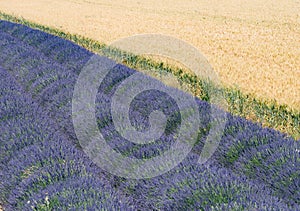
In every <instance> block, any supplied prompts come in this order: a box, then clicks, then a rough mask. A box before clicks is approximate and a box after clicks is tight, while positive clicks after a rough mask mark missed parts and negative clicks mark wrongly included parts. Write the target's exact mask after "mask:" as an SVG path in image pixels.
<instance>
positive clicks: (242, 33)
mask: <svg viewBox="0 0 300 211" xmlns="http://www.w3.org/2000/svg"><path fill="white" fill-rule="evenodd" d="M66 8H68V9H67V10H66ZM0 9H1V10H2V11H3V12H7V13H9V14H14V15H16V16H23V17H24V18H26V19H29V20H32V21H35V22H38V23H40V24H44V25H48V26H53V27H56V28H59V29H62V30H64V31H67V32H70V33H72V34H74V33H76V34H81V35H84V36H86V37H90V38H92V39H95V40H98V41H101V42H103V43H106V44H109V43H110V42H112V41H114V40H116V39H119V38H122V37H126V36H130V35H134V34H140V33H163V34H168V35H172V36H175V37H177V38H180V39H183V40H185V41H187V42H189V43H191V44H193V45H194V46H196V47H197V48H198V49H199V50H200V51H201V52H203V53H204V55H205V56H206V57H207V58H208V60H209V61H210V63H211V64H212V65H213V67H214V68H215V70H216V71H217V72H218V74H219V76H220V78H221V80H222V82H223V83H224V84H225V85H226V86H238V87H239V88H240V89H241V90H242V91H243V92H244V93H255V95H256V96H258V97H259V98H266V99H276V100H277V101H278V102H279V103H280V104H288V105H289V106H290V107H293V108H296V109H299V108H300V59H299V58H300V19H299V11H300V3H299V1H294V0H287V1H279V0H266V1H259V0H254V1H238V0H225V1H222V2H220V1H209V2H208V1H203V0H187V1H180V0H177V1H173V0H165V1H155V0H150V1H137V0H129V1H122V0H116V1H113V2H107V1H103V0H88V1H86V0H53V1H46V0H22V1H18V0H9V1H1V2H0Z"/></svg>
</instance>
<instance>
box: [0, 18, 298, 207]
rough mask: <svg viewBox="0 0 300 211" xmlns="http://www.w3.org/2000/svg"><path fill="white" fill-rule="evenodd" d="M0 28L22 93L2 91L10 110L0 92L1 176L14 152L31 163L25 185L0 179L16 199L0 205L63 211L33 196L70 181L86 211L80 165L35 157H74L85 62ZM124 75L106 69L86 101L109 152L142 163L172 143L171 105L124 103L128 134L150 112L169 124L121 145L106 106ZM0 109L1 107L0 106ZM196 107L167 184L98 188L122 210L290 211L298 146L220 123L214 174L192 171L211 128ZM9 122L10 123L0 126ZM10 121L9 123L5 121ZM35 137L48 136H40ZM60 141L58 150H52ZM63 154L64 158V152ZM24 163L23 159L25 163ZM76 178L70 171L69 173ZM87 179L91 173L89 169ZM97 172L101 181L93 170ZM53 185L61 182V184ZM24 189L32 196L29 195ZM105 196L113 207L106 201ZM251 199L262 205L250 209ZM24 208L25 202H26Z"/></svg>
mask: <svg viewBox="0 0 300 211" xmlns="http://www.w3.org/2000/svg"><path fill="white" fill-rule="evenodd" d="M0 28H1V33H0V38H1V39H0V52H1V57H0V64H1V65H3V67H5V68H6V69H7V70H9V72H10V74H11V75H12V76H13V77H14V78H16V80H17V82H18V83H20V84H21V86H22V87H23V88H24V90H23V89H21V88H10V89H9V90H12V89H16V92H15V93H16V94H19V95H18V96H19V97H20V99H22V100H14V98H15V97H12V98H11V97H9V96H8V95H6V94H5V91H4V92H1V93H0V97H1V100H0V104H1V109H2V105H3V108H4V109H3V111H2V110H0V112H2V113H3V118H1V120H0V121H1V122H3V124H0V126H1V125H2V126H3V131H5V132H4V133H3V134H2V139H3V140H5V142H3V143H1V148H0V150H1V157H0V158H1V160H2V161H3V162H2V163H1V164H2V166H3V168H4V169H5V168H8V167H7V166H6V164H7V162H11V163H14V162H16V160H20V159H18V158H17V157H14V156H15V152H20V154H19V156H20V158H21V157H22V156H25V155H26V153H27V152H28V151H30V150H33V152H34V154H35V155H38V156H37V158H36V160H34V161H32V163H30V162H31V161H29V160H28V159H21V160H24V166H26V168H25V167H24V169H26V170H27V169H29V170H28V171H29V172H30V171H31V170H32V177H31V178H27V179H26V180H23V179H22V178H23V177H24V169H22V168H20V167H16V166H18V165H17V164H14V165H12V166H11V168H10V169H7V172H10V174H12V175H15V176H16V177H17V178H16V179H9V177H8V176H7V175H6V176H7V177H3V178H7V180H6V181H7V183H6V184H5V185H4V187H5V188H4V189H5V190H7V189H9V188H8V187H9V185H11V186H12V188H14V187H16V186H17V187H18V189H17V190H19V192H16V193H13V194H12V197H11V198H9V200H10V203H12V204H13V205H15V206H16V207H18V206H19V207H20V206H29V205H26V203H24V202H26V200H27V199H28V197H29V196H34V197H35V198H36V202H33V203H34V205H32V206H33V207H34V208H36V209H39V208H41V207H44V206H50V205H51V206H59V207H60V206H62V207H63V206H66V204H65V203H69V202H68V198H63V197H62V198H59V196H57V195H56V194H55V193H53V194H50V195H49V196H48V197H49V198H47V200H46V201H45V200H44V202H43V195H41V194H42V193H41V190H40V189H41V187H43V188H45V187H49V189H51V187H52V190H53V189H55V188H58V187H57V186H56V184H60V182H62V183H63V182H64V180H65V181H66V184H70V187H71V186H72V185H74V184H76V181H72V180H73V179H71V178H77V179H78V180H79V181H81V180H82V181H83V182H82V187H85V188H86V189H88V190H91V192H89V193H82V192H80V191H77V192H76V193H78V194H79V195H78V197H79V196H80V198H83V199H85V197H89V200H88V199H87V201H88V202H91V201H93V200H95V199H96V198H94V197H102V196H100V195H93V192H94V191H96V190H97V189H94V188H92V187H91V186H89V185H88V184H86V182H84V181H91V183H92V178H91V176H90V174H88V173H86V170H84V169H85V167H84V166H88V165H89V164H88V162H87V163H84V164H82V165H81V164H80V161H78V162H79V163H77V164H76V162H75V164H74V163H72V162H68V161H66V160H69V159H70V160H76V159H77V158H78V157H79V156H78V155H74V157H72V156H71V157H68V159H64V158H63V157H64V155H63V154H64V153H63V154H58V155H57V157H55V156H56V154H55V153H54V152H53V153H51V156H49V157H48V156H44V155H49V154H48V153H49V152H50V151H51V150H53V151H56V152H60V153H62V152H65V153H66V154H67V155H68V156H69V155H71V154H72V152H74V151H76V152H77V151H78V153H82V152H79V151H80V150H78V149H77V148H76V147H73V146H72V147H71V145H70V143H71V142H70V141H69V140H71V141H72V142H73V143H75V144H76V145H77V146H79V145H78V141H77V139H76V135H75V132H74V129H73V126H72V118H71V111H72V110H71V108H72V107H71V102H72V94H73V88H74V85H75V82H76V79H77V77H78V74H79V73H80V70H81V68H82V67H83V66H84V64H85V63H86V62H87V61H88V59H89V58H90V57H91V56H92V55H93V54H91V53H90V52H88V51H87V50H85V49H83V48H80V47H78V46H77V45H75V44H73V43H71V42H69V41H65V40H62V39H60V38H57V37H54V36H51V35H48V34H45V33H43V32H40V31H36V30H33V29H30V28H28V27H25V26H22V25H17V24H12V23H8V22H4V21H1V22H0ZM2 55H3V56H2ZM134 72H135V71H134V70H132V69H130V68H127V67H125V66H123V65H116V66H115V67H114V68H113V69H112V70H111V71H110V73H109V74H108V75H107V76H106V77H105V79H104V81H103V82H102V84H101V85H100V87H99V92H98V95H97V97H96V117H97V123H98V126H99V128H100V131H101V132H102V134H103V135H104V137H105V138H106V140H107V143H108V144H109V145H110V146H111V147H112V148H114V149H116V150H117V151H119V152H121V153H123V154H124V155H126V156H134V157H137V158H145V157H147V158H150V157H154V156H157V155H159V154H160V153H161V152H163V151H165V150H167V149H168V148H169V146H170V145H171V144H172V143H173V142H174V140H175V138H174V137H175V135H176V132H177V130H178V127H179V121H180V115H179V114H178V108H177V107H176V105H174V103H172V99H169V98H168V97H166V96H164V95H162V94H161V93H157V92H147V93H143V95H140V96H137V98H135V99H134V101H133V102H132V106H131V110H130V114H129V115H130V117H131V122H132V124H133V125H134V126H136V127H140V129H141V130H145V129H147V128H148V127H149V121H148V119H147V118H148V116H149V113H150V112H151V111H153V110H156V109H159V110H161V111H163V112H164V113H165V114H166V115H168V117H169V118H168V124H167V130H166V131H165V133H164V134H163V135H162V136H161V138H160V139H159V140H157V141H156V142H154V143H153V144H147V145H145V146H139V145H136V144H133V143H131V142H129V141H127V140H126V139H124V138H123V137H121V136H120V135H119V134H118V133H117V132H116V130H115V128H114V124H113V121H112V117H111V111H110V104H111V99H112V96H113V94H114V92H115V90H116V89H117V88H118V86H119V84H120V83H121V82H122V81H124V80H126V78H128V77H129V76H130V75H132V74H134ZM8 81H12V80H8ZM10 83H12V82H6V83H3V90H8V88H7V87H11V86H12V85H10ZM25 90H26V92H28V93H29V95H30V96H32V99H31V98H30V100H29V101H28V100H27V98H26V97H24V95H23V92H24V91H25ZM180 94H182V93H180ZM23 98H24V99H23ZM153 99H155V100H156V101H155V103H153ZM26 100H27V101H26ZM170 100H171V101H170ZM21 102H24V103H21ZM168 102H169V105H168V104H167V103H168ZM170 102H171V103H170ZM7 103H9V104H10V105H11V106H6V104H7ZM197 103H198V106H199V113H200V117H199V118H200V120H201V126H200V128H199V138H198V140H197V145H196V146H195V147H194V148H193V152H192V153H191V154H190V155H189V157H188V158H186V160H185V161H184V162H183V163H181V164H180V165H179V166H178V167H176V168H174V169H173V170H172V171H170V172H168V173H167V174H164V175H162V176H159V177H157V178H153V179H149V180H139V181H135V180H121V179H118V178H114V179H111V176H109V175H108V174H105V175H104V176H103V177H106V180H105V179H104V178H103V180H105V181H108V180H109V181H110V183H111V185H113V186H115V187H117V188H119V189H120V190H122V192H124V193H125V194H128V196H130V198H131V196H133V199H132V200H133V201H134V202H135V204H136V206H137V207H139V208H140V209H174V210H182V209H205V210H206V209H213V210H222V209H235V210H240V209H259V210H260V209H265V210H269V209H275V208H279V209H281V210H286V209H288V207H287V205H285V203H287V204H288V205H289V206H291V207H293V208H295V207H297V206H298V205H299V200H300V199H299V189H300V188H299V186H300V185H299V177H300V172H299V169H300V168H299V163H300V162H299V149H300V147H299V142H295V141H294V140H293V139H292V138H289V137H287V136H286V135H285V134H282V133H279V132H277V131H275V130H273V129H268V128H262V127H261V125H258V124H254V123H251V122H250V121H247V120H245V119H243V118H238V117H233V116H231V115H230V114H227V118H228V121H227V123H226V127H225V130H224V133H223V134H222V138H221V142H220V146H219V147H218V149H217V151H216V152H215V154H214V156H213V157H212V158H211V160H210V163H211V165H212V166H214V167H207V166H202V165H198V164H197V163H196V162H195V159H196V157H197V156H196V154H199V153H200V152H201V149H202V147H203V145H204V143H205V139H206V137H207V133H208V131H209V129H210V128H211V127H212V124H213V122H212V120H211V119H210V105H209V104H208V103H206V102H203V101H200V100H197ZM149 105H150V106H149ZM166 105H168V106H166ZM15 108H21V109H20V110H19V109H15ZM39 109H40V110H39ZM22 111H23V112H22ZM28 111H31V112H28ZM11 112H13V113H11ZM14 112H15V113H14ZM17 112H19V113H17ZM2 113H0V114H2ZM9 114H13V115H10V116H9ZM17 115H18V117H19V118H17V119H16V118H14V117H15V116H17ZM49 118H50V119H52V120H54V121H53V123H50V122H52V121H50V122H49ZM49 124H50V125H49ZM4 125H5V126H4ZM12 128H13V129H12ZM18 128H19V129H18ZM45 128H49V131H47V130H46V129H45ZM57 131H59V132H57ZM61 131H62V132H63V137H64V138H63V140H61ZM18 134H20V135H18ZM47 134H48V135H47ZM53 134H57V135H53ZM29 137H30V138H29ZM35 137H36V138H35ZM8 140H9V141H8ZM51 140H53V141H51ZM48 142H51V143H56V142H58V143H61V145H60V144H59V145H57V144H53V145H51V144H50V143H49V146H51V147H49V149H47V147H46V146H48ZM45 144H46V145H45ZM65 144H66V145H67V146H68V147H70V149H71V150H70V149H67V148H66V147H64V145H65ZM33 146H34V147H33ZM31 147H32V148H31ZM79 147H80V146H79ZM48 150H49V151H48ZM70 151H71V152H70ZM2 152H3V154H2ZM34 154H32V155H33V156H34ZM82 154H83V153H82ZM52 155H53V156H52ZM67 155H65V156H67ZM25 157H26V156H25ZM79 160H81V159H79ZM26 162H28V163H26ZM22 166H23V165H22ZM66 166H67V167H68V169H70V170H72V169H74V171H72V172H71V173H70V172H61V170H62V169H64V167H66ZM79 166H81V168H80V167H79ZM41 167H43V168H42V169H44V170H43V171H41V172H39V171H38V169H39V168H41ZM77 168H79V171H78V172H77V171H76V169H77ZM224 168H225V169H224ZM57 169H58V170H57ZM95 169H98V168H96V167H95ZM81 170H83V171H84V173H83V172H82V171H81ZM93 171H96V170H93ZM97 171H99V172H101V171H100V170H99V169H98V170H97ZM3 172H5V171H3ZM56 173H57V174H56ZM25 175H27V173H25ZM80 175H81V176H80ZM239 177H241V178H239ZM62 178H69V179H63V180H62ZM52 180H53V181H52ZM95 180H96V179H95ZM22 181H23V182H22ZM100 186H101V185H100ZM31 188H33V190H34V191H33V192H32V191H31ZM261 189H264V190H261ZM61 190H62V192H64V193H65V194H66V196H68V194H69V193H70V192H69V191H71V190H70V188H69V187H68V186H67V185H66V186H64V188H62V189H61ZM161 190H163V192H161ZM26 191H28V192H26ZM49 192H50V191H49ZM21 193H22V194H21ZM111 195H112V196H111V197H112V199H113V198H114V197H115V196H113V194H111ZM261 195H264V196H266V197H264V199H259V197H260V196H261ZM50 196H51V197H52V198H51V197H50ZM258 196H259V197H258ZM5 198H7V195H6V196H5ZM108 198H109V197H108ZM281 199H282V200H283V201H282V200H281ZM30 201H31V202H32V200H30ZM17 202H18V203H19V205H18V203H17ZM31 202H30V203H31ZM73 202H74V206H77V207H85V208H88V207H93V206H94V204H93V203H92V202H91V203H86V204H84V203H83V202H80V200H79V199H78V198H74V201H73ZM30 203H29V204H30ZM94 203H96V202H94ZM97 203H98V202H97ZM105 203H108V202H103V203H102V201H101V203H99V204H97V206H98V205H99V206H102V205H103V204H105ZM109 203H110V202H109ZM109 203H108V204H109ZM71 204H72V203H71ZM112 204H114V203H112ZM112 204H110V205H112ZM120 206H125V205H120ZM291 209H292V208H291Z"/></svg>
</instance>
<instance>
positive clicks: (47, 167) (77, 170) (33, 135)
mask: <svg viewBox="0 0 300 211" xmlns="http://www.w3.org/2000/svg"><path fill="white" fill-rule="evenodd" d="M0 105H1V110H0V131H1V133H0V140H1V143H0V152H1V153H0V169H1V171H0V175H1V182H0V200H1V203H3V207H4V208H5V210H40V209H45V210H53V209H61V210H69V209H70V210H72V209H74V210H78V209H80V210H84V209H89V210H95V209H99V208H100V209H101V208H102V209H106V210H107V209H108V210H109V209H112V208H113V209H115V210H124V209H126V210H127V209H128V210H130V209H131V210H134V209H133V208H132V207H131V204H132V203H131V202H130V201H129V200H128V199H126V198H125V197H122V194H120V193H118V191H117V190H114V188H113V187H111V186H110V185H109V182H108V181H105V179H104V178H107V175H106V174H105V173H104V172H101V171H99V169H98V168H96V167H94V165H93V164H92V163H91V162H90V161H89V160H88V159H87V158H86V156H85V155H84V154H83V153H82V152H81V151H80V150H78V149H76V148H75V147H74V145H73V144H72V143H71V142H70V141H69V140H68V139H67V138H66V137H65V135H64V134H63V133H62V132H60V129H59V126H58V125H57V124H56V123H55V122H54V121H52V120H51V118H49V116H48V115H47V112H45V110H43V109H42V108H41V106H40V105H39V104H37V103H36V102H35V101H33V100H32V98H31V96H30V94H28V93H26V92H25V91H24V90H23V88H22V87H21V86H20V85H19V84H18V83H17V81H16V80H15V78H14V77H13V76H12V75H10V73H9V72H8V71H6V70H5V69H3V68H0Z"/></svg>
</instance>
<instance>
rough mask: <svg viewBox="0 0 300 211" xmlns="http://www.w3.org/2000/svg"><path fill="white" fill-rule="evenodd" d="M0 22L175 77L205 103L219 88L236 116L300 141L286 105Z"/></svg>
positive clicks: (297, 120)
mask: <svg viewBox="0 0 300 211" xmlns="http://www.w3.org/2000/svg"><path fill="white" fill-rule="evenodd" d="M0 19H1V20H7V21H10V22H14V23H19V24H23V25H26V26H29V27H31V28H34V29H39V30H41V31H44V32H46V33H49V34H52V35H56V36H58V37H61V38H64V39H67V40H70V41H73V42H74V43H76V44H78V45H80V46H82V47H84V48H86V49H88V50H90V51H92V52H94V53H98V54H100V55H103V56H107V57H109V58H111V59H113V60H115V61H117V62H119V63H123V64H124V65H127V66H128V67H131V68H134V69H137V70H139V71H142V70H146V71H147V72H146V73H148V74H149V73H150V75H152V76H154V77H155V76H157V75H158V78H159V76H161V75H162V74H166V73H169V74H172V75H173V76H175V77H176V78H177V80H178V81H179V82H180V83H181V84H183V85H185V87H186V86H187V87H188V89H189V92H190V93H192V94H193V95H195V96H197V97H199V98H200V99H202V100H205V101H209V93H210V91H211V89H218V91H221V92H222V94H223V96H224V97H225V99H226V101H227V103H228V111H229V112H230V113H232V114H233V115H237V116H241V117H245V118H247V119H250V120H252V121H254V122H259V123H262V125H263V126H265V127H271V128H274V129H277V130H279V131H281V132H283V133H287V134H289V135H290V136H292V137H293V138H294V139H295V140H298V139H299V138H300V111H299V110H296V109H292V108H290V107H289V106H287V105H281V104H279V103H278V102H277V101H276V100H265V99H259V98H257V97H256V96H255V95H253V94H245V93H242V92H241V91H240V90H239V89H238V88H235V87H234V88H233V87H222V88H220V87H218V88H216V87H214V85H213V84H209V83H207V82H206V81H204V80H202V79H200V78H197V76H195V75H193V74H191V73H189V72H188V71H186V70H184V69H182V68H177V67H174V66H170V65H167V64H164V63H162V62H157V61H155V60H153V59H149V58H146V57H143V56H137V55H134V54H132V53H128V52H124V51H122V50H119V49H116V48H111V47H109V46H107V45H106V44H104V43H101V42H99V41H95V40H92V39H90V38H87V37H84V36H81V35H78V34H70V33H67V32H64V31H62V30H59V29H56V28H53V27H48V26H43V25H41V24H38V23H35V22H32V21H29V20H26V19H24V18H22V17H16V16H14V15H9V14H6V13H3V12H1V11H0Z"/></svg>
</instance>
